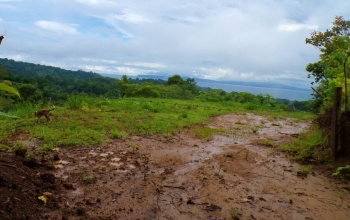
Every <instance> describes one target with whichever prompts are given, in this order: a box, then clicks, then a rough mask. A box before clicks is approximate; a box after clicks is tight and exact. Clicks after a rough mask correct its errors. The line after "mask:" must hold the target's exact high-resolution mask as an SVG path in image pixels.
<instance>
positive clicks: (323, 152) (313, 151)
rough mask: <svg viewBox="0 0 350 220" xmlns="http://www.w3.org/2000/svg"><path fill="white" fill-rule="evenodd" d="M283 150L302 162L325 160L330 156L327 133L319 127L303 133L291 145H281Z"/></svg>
mask: <svg viewBox="0 0 350 220" xmlns="http://www.w3.org/2000/svg"><path fill="white" fill-rule="evenodd" d="M281 150H282V151H286V152H288V153H290V154H291V155H292V157H293V159H295V160H297V161H301V162H305V161H311V162H324V161H327V160H329V157H330V151H329V148H328V144H327V135H325V134H324V132H323V131H321V130H320V129H319V128H317V127H313V128H311V129H310V130H307V131H305V132H303V133H301V134H300V135H299V137H298V138H297V139H295V140H293V141H292V143H291V144H290V145H283V146H281Z"/></svg>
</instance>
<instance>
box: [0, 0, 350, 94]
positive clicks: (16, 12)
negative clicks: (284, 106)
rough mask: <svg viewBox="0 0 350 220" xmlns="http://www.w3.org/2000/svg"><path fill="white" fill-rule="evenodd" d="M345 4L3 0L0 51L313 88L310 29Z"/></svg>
mask: <svg viewBox="0 0 350 220" xmlns="http://www.w3.org/2000/svg"><path fill="white" fill-rule="evenodd" d="M349 9H350V1H348V0H30V1H28V0H0V35H4V34H5V38H4V40H3V42H2V44H1V46H0V57H1V58H8V59H13V60H16V61H24V62H30V63H35V64H42V65H50V66H56V67H61V68H63V69H69V70H80V69H81V70H85V71H92V72H96V73H104V74H120V75H122V74H126V75H128V76H136V75H142V74H153V75H166V76H172V75H174V74H179V75H181V76H183V77H195V78H203V79H212V80H221V81H231V80H234V81H257V82H275V83H281V84H286V85H289V86H295V87H300V88H310V82H311V81H310V79H308V78H307V74H308V73H307V72H306V71H305V67H306V65H307V64H308V63H313V62H316V61H317V60H318V59H319V51H318V50H317V49H316V48H315V47H313V46H311V45H307V44H305V38H308V37H310V33H311V32H312V31H322V32H323V31H325V30H326V29H330V28H331V27H332V22H333V21H334V18H335V16H343V17H344V18H345V20H350V10H349Z"/></svg>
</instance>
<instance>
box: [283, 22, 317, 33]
mask: <svg viewBox="0 0 350 220" xmlns="http://www.w3.org/2000/svg"><path fill="white" fill-rule="evenodd" d="M302 29H306V30H317V29H318V26H317V25H307V24H280V25H278V26H277V30H279V31H288V32H295V31H299V30H302Z"/></svg>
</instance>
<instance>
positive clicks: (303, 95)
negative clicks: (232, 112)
mask: <svg viewBox="0 0 350 220" xmlns="http://www.w3.org/2000/svg"><path fill="white" fill-rule="evenodd" d="M197 84H198V85H199V86H202V87H209V88H213V89H222V90H224V91H226V92H232V91H235V92H249V93H252V94H254V95H257V94H269V95H271V96H272V97H274V98H281V99H288V100H292V101H293V100H297V101H305V100H309V99H311V95H310V94H311V93H312V91H311V89H310V91H308V90H297V89H295V90H292V89H278V88H266V87H254V86H242V85H229V84H223V83H208V82H198V83H197Z"/></svg>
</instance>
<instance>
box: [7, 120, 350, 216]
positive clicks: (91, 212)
mask: <svg viewBox="0 0 350 220" xmlns="http://www.w3.org/2000/svg"><path fill="white" fill-rule="evenodd" d="M206 126H209V127H213V128H218V129H221V130H222V131H223V132H222V133H221V134H217V135H215V136H214V137H213V139H211V140H200V139H198V138H195V134H194V133H192V132H190V131H184V132H181V133H179V134H176V135H175V136H174V137H171V138H166V137H152V138H147V137H132V138H130V139H128V140H126V141H121V140H112V139H111V140H108V141H107V143H106V144H105V145H104V146H96V147H89V148H86V147H85V148H77V149H69V148H65V149H55V151H54V152H53V154H52V155H50V156H49V157H50V158H52V161H51V165H52V166H54V167H55V169H53V170H44V171H41V170H40V169H41V168H40V167H37V168H35V169H34V170H33V168H25V169H26V170H27V169H29V170H32V171H33V172H34V174H35V175H33V176H31V177H26V176H24V177H23V178H22V179H24V180H26V179H27V178H33V179H38V181H39V182H38V183H37V184H36V185H39V186H41V185H42V186H44V185H45V184H46V185H45V187H46V188H45V187H44V188H43V189H41V188H40V189H35V187H34V188H33V189H28V190H29V191H30V190H34V191H35V190H36V191H35V192H34V193H33V195H29V196H31V198H32V199H33V201H32V202H31V204H32V205H33V206H34V207H32V209H31V210H34V209H35V208H36V214H37V216H39V219H40V218H41V219H350V197H349V193H348V191H346V190H344V189H342V188H341V184H342V183H341V181H339V180H334V179H332V178H330V175H329V171H327V170H325V169H316V168H313V169H312V171H311V173H310V174H309V175H308V176H307V177H305V178H302V177H300V176H298V175H297V171H298V169H299V168H300V166H302V165H300V164H297V163H294V162H291V161H290V160H289V159H288V157H287V156H286V155H285V154H284V153H281V152H280V151H278V150H277V148H278V147H279V146H281V145H282V144H284V143H288V142H289V141H290V140H291V139H292V138H294V137H295V136H297V134H298V133H300V132H301V131H303V130H305V129H307V127H308V126H309V125H308V124H307V123H305V122H300V121H296V120H293V119H271V118H267V117H264V116H258V115H253V114H244V115H243V114H242V115H237V114H229V115H223V116H218V117H214V118H212V120H211V122H209V123H208V124H207V125H206ZM17 158H18V156H17ZM19 158H20V157H19ZM0 159H2V160H4V159H3V158H0ZM4 163H5V162H1V163H0V168H1V169H3V168H4V169H5V167H7V168H9V167H8V166H4V165H1V164H4ZM46 164H47V163H46ZM17 169H19V168H17ZM25 173H28V172H25ZM43 173H48V174H53V175H54V177H53V178H52V177H51V176H50V175H48V174H47V175H46V176H45V175H44V176H43V175H42V174H43ZM0 174H1V176H0V192H1V193H3V192H7V191H9V190H11V187H10V186H9V185H8V184H6V183H8V182H9V181H7V180H6V178H10V177H8V176H6V174H5V173H0ZM1 178H2V179H1ZM52 179H53V180H52ZM6 181H7V182H6ZM40 181H41V182H40ZM52 181H54V182H53V183H52ZM2 183H3V184H2ZM28 184H29V183H28ZM30 184H31V183H30ZM50 184H51V185H53V186H51V188H50ZM4 189H6V190H7V191H5V190H4ZM44 192H49V193H51V195H49V196H46V198H47V204H46V205H45V204H43V202H42V203H40V202H38V199H37V197H38V196H40V195H45V194H44ZM22 194H23V193H22ZM13 197H15V196H14V195H10V194H9V193H7V195H6V196H4V194H3V195H0V202H1V212H0V215H1V214H3V216H6V218H4V219H12V218H11V212H13V210H12V211H11V212H9V211H8V210H6V207H7V206H8V203H9V202H8V201H7V200H8V199H10V201H14V202H16V204H17V203H19V202H17V201H15V200H16V199H14V198H13ZM16 198H17V197H16ZM18 199H21V198H18ZM6 201H7V202H6ZM28 206H30V205H29V204H26V205H25V207H28ZM13 207H15V206H13ZM17 209H18V208H17ZM17 209H16V210H17ZM17 212H19V213H18V215H17V216H18V218H13V219H21V217H20V214H21V213H20V210H19V209H18V210H17ZM23 212H24V213H22V214H23V215H27V213H25V211H23ZM38 212H39V214H38ZM5 214H6V215H5ZM23 215H22V216H23ZM28 216H29V214H28ZM0 219H1V217H0ZM22 219H25V218H22ZM27 219H37V218H30V217H28V218H27Z"/></svg>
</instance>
